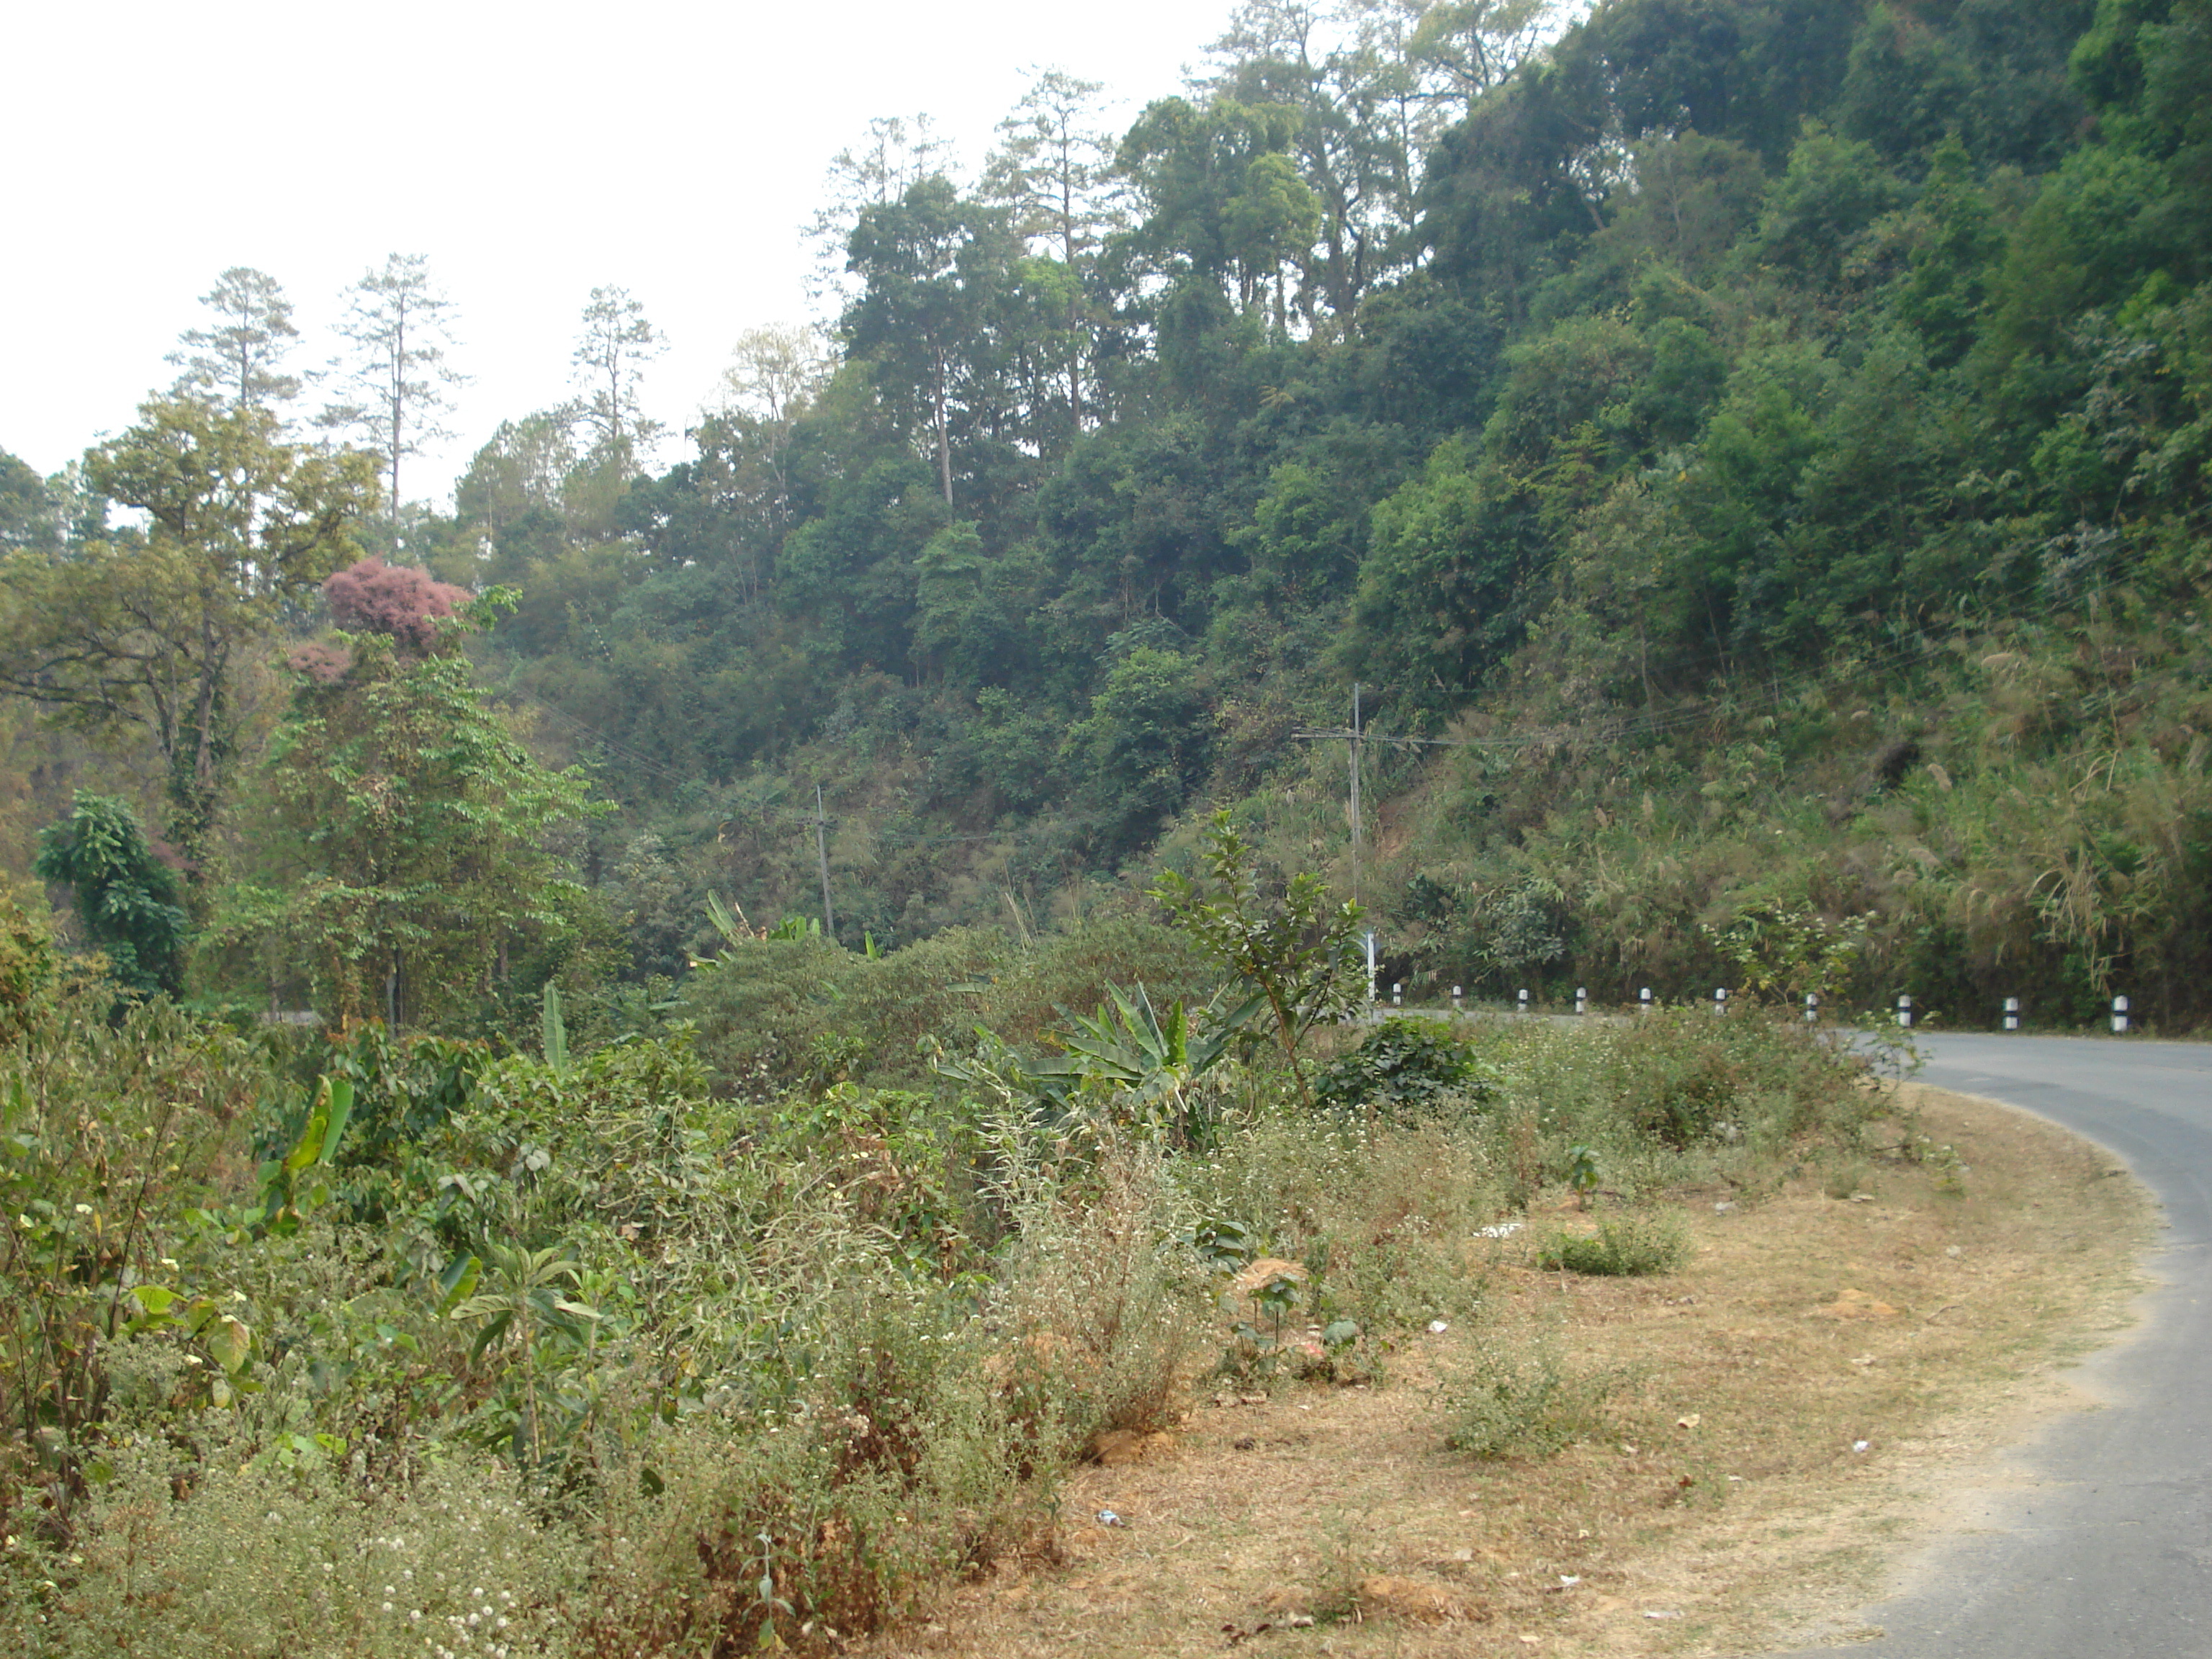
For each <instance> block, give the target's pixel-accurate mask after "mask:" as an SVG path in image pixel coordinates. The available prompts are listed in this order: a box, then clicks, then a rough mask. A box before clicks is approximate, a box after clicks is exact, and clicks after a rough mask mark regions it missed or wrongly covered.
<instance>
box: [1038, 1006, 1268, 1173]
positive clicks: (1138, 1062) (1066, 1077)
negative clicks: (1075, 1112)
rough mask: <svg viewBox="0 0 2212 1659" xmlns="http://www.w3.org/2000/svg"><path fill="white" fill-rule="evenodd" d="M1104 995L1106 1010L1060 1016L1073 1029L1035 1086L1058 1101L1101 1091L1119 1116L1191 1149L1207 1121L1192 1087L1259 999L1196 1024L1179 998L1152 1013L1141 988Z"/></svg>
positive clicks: (1224, 1052) (1217, 1060)
mask: <svg viewBox="0 0 2212 1659" xmlns="http://www.w3.org/2000/svg"><path fill="white" fill-rule="evenodd" d="M1106 994H1107V999H1108V1006H1106V1007H1104V1008H1103V1009H1101V1010H1100V1011H1099V1012H1097V1013H1096V1014H1091V1015H1084V1014H1075V1013H1069V1012H1068V1011H1067V1010H1066V1009H1064V1008H1063V1009H1062V1010H1061V1011H1060V1012H1062V1013H1063V1014H1066V1016H1067V1020H1068V1025H1069V1028H1070V1029H1068V1030H1066V1031H1064V1032H1062V1033H1061V1034H1060V1046H1061V1048H1063V1049H1064V1050H1065V1054H1064V1056H1063V1057H1062V1058H1061V1059H1060V1060H1056V1061H1048V1062H1046V1063H1045V1064H1043V1065H1041V1066H1037V1067H1036V1076H1037V1078H1038V1079H1039V1080H1040V1081H1042V1082H1045V1083H1047V1084H1048V1085H1049V1084H1054V1083H1057V1084H1059V1085H1060V1086H1061V1091H1062V1097H1063V1098H1072V1097H1075V1096H1077V1095H1079V1094H1085V1093H1089V1094H1093V1095H1096V1094H1100V1093H1103V1094H1104V1095H1105V1096H1106V1097H1107V1098H1108V1101H1109V1104H1110V1109H1111V1110H1112V1111H1113V1113H1114V1115H1115V1116H1117V1117H1128V1118H1134V1119H1137V1120H1139V1121H1151V1122H1154V1123H1158V1124H1161V1125H1164V1126H1165V1127H1170V1128H1171V1129H1173V1130H1175V1131H1176V1133H1179V1134H1180V1135H1182V1138H1183V1139H1185V1140H1188V1141H1190V1142H1193V1143H1195V1142H1198V1141H1200V1140H1202V1139H1205V1138H1206V1134H1207V1133H1208V1132H1209V1131H1210V1128H1211V1124H1212V1121H1211V1116H1210V1115H1209V1114H1208V1113H1206V1111H1205V1110H1204V1109H1203V1107H1202V1105H1201V1103H1200V1098H1199V1091H1198V1086H1197V1085H1198V1084H1199V1082H1200V1079H1203V1078H1204V1077H1205V1076H1206V1073H1209V1072H1211V1071H1212V1069H1213V1068H1214V1067H1215V1066H1218V1065H1219V1064H1220V1063H1221V1061H1222V1060H1224V1059H1225V1058H1226V1057H1227V1056H1228V1054H1229V1052H1230V1049H1231V1045H1232V1044H1233V1043H1234V1042H1235V1041H1236V1039H1237V1033H1238V1032H1239V1031H1240V1030H1242V1029H1243V1025H1244V1024H1245V1022H1246V1021H1248V1020H1249V1019H1250V1018H1252V1016H1253V1015H1254V1014H1255V1012H1258V1010H1259V1009H1260V1008H1261V1006H1262V1003H1261V999H1259V998H1256V997H1255V998H1254V999H1252V1000H1249V1001H1248V1002H1246V1003H1244V1004H1243V1006H1240V1007H1238V1008H1236V1009H1234V1010H1232V1011H1231V1012H1229V1013H1228V1014H1227V1015H1225V1016H1222V1017H1218V1018H1210V1019H1204V1020H1203V1023H1202V1024H1201V1021H1200V1019H1194V1018H1193V1017H1192V1015H1191V1012H1190V1011H1189V1010H1188V1008H1187V1007H1186V1006H1184V1004H1183V1003H1182V1000H1180V999H1178V1000H1176V1001H1173V1002H1170V1003H1169V1004H1168V1005H1167V1007H1166V1009H1165V1010H1164V1011H1163V1010H1160V1009H1158V1008H1155V1007H1154V1006H1153V1005H1152V997H1151V995H1150V994H1148V993H1147V992H1146V989H1145V987H1143V986H1142V985H1139V986H1138V987H1136V988H1135V989H1134V990H1133V991H1124V990H1123V989H1122V988H1121V987H1120V986H1118V985H1109V986H1108V987H1106ZM1204 1012H1209V1011H1201V1013H1202V1014H1203V1013H1204Z"/></svg>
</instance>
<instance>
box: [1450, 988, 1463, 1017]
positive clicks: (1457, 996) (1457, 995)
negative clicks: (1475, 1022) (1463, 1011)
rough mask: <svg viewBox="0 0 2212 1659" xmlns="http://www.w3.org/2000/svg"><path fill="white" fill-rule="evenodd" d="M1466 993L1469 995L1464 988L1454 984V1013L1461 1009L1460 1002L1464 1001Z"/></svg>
mask: <svg viewBox="0 0 2212 1659" xmlns="http://www.w3.org/2000/svg"><path fill="white" fill-rule="evenodd" d="M1466 995H1467V993H1466V991H1465V990H1464V989H1462V987H1459V986H1456V985H1455V986H1453V987H1452V1012H1454V1013H1457V1012H1459V1011H1460V1003H1461V1002H1462V1000H1464V998H1465V997H1466Z"/></svg>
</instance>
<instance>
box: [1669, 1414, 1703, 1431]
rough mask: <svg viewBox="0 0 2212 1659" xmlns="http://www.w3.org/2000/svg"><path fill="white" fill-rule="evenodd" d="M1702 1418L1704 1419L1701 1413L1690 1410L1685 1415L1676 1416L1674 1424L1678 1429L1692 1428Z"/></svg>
mask: <svg viewBox="0 0 2212 1659" xmlns="http://www.w3.org/2000/svg"><path fill="white" fill-rule="evenodd" d="M1704 1420H1705V1419H1704V1418H1703V1416H1702V1414H1701V1413H1697V1412H1692V1413H1690V1414H1689V1415H1688V1416H1687V1417H1678V1418H1676V1419H1674V1426H1675V1427H1676V1428H1678V1429H1694V1428H1696V1427H1697V1426H1698V1425H1699V1423H1700V1422H1702V1421H1704Z"/></svg>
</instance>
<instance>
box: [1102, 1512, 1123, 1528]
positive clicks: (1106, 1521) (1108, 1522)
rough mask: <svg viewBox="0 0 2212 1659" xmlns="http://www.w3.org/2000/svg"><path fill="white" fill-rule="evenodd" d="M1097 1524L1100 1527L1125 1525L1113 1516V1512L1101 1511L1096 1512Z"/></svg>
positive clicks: (1118, 1517)
mask: <svg viewBox="0 0 2212 1659" xmlns="http://www.w3.org/2000/svg"><path fill="white" fill-rule="evenodd" d="M1098 1524H1099V1525H1100V1526H1102V1527H1119V1526H1125V1525H1127V1522H1124V1521H1123V1520H1122V1519H1121V1516H1118V1515H1116V1514H1115V1513H1114V1511H1113V1510H1099V1511H1098Z"/></svg>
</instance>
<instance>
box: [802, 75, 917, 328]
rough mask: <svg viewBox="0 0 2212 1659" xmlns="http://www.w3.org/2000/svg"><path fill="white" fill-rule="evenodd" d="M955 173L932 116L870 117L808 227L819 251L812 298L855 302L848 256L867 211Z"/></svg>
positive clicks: (828, 176)
mask: <svg viewBox="0 0 2212 1659" xmlns="http://www.w3.org/2000/svg"><path fill="white" fill-rule="evenodd" d="M951 171H952V146H951V143H949V142H948V141H946V140H945V139H943V138H940V137H938V136H937V133H936V131H935V130H934V124H933V122H932V121H931V119H930V118H929V117H928V116H927V115H926V114H918V115H913V116H903V115H878V116H874V117H872V118H870V119H869V122H868V130H867V136H866V137H864V138H863V139H862V140H861V141H860V143H857V144H854V145H853V146H851V147H850V148H848V149H841V150H839V151H838V152H837V153H836V155H833V156H832V157H830V158H829V167H828V169H827V171H826V172H825V173H824V174H823V180H822V190H821V202H822V205H821V206H820V207H819V208H817V209H816V210H815V212H814V216H813V217H812V218H811V219H809V220H808V221H807V222H806V224H805V234H806V237H807V240H810V241H811V242H812V243H813V244H814V249H815V264H816V269H815V274H814V280H813V283H812V284H811V297H812V298H814V299H815V300H817V301H821V300H823V298H824V297H825V296H828V297H834V298H836V299H838V300H840V301H843V302H845V303H848V304H849V303H850V302H851V301H852V299H853V298H854V289H853V286H852V280H851V269H852V268H851V266H850V265H849V264H848V263H847V255H848V246H849V244H850V243H851V240H852V236H853V227H854V224H856V223H857V222H859V220H860V215H861V213H862V212H863V211H864V210H866V209H868V208H871V207H881V206H883V205H884V204H888V203H891V202H896V201H897V200H898V199H899V197H902V196H903V195H905V194H906V193H907V191H909V190H911V189H913V188H914V186H915V185H918V184H920V183H921V181H922V180H923V179H933V178H936V177H939V176H940V175H944V174H949V173H951Z"/></svg>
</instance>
